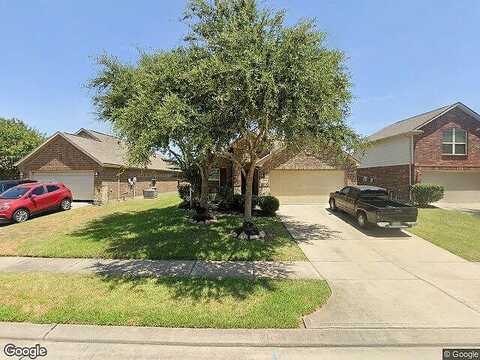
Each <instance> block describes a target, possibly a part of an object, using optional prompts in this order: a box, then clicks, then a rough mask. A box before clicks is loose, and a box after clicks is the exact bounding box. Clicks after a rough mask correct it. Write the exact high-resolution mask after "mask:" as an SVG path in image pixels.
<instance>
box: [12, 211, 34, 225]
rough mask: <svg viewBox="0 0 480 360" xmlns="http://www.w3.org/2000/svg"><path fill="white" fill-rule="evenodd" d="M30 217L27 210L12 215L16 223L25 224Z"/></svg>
mask: <svg viewBox="0 0 480 360" xmlns="http://www.w3.org/2000/svg"><path fill="white" fill-rule="evenodd" d="M29 217H30V214H29V212H28V210H25V209H18V210H15V212H14V213H13V215H12V219H13V221H14V222H16V223H22V222H25V221H27V220H28V218H29Z"/></svg>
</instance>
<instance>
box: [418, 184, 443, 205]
mask: <svg viewBox="0 0 480 360" xmlns="http://www.w3.org/2000/svg"><path fill="white" fill-rule="evenodd" d="M444 191H445V189H444V187H443V186H441V185H437V184H415V185H413V186H412V197H413V201H414V203H415V204H416V205H417V206H419V207H427V206H428V205H429V204H431V203H433V202H436V201H439V200H441V199H443V194H444Z"/></svg>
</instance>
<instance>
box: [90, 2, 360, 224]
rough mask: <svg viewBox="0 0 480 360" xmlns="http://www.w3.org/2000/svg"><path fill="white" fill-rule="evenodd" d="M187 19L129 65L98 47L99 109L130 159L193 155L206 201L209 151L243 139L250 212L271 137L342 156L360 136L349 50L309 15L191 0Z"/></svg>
mask: <svg viewBox="0 0 480 360" xmlns="http://www.w3.org/2000/svg"><path fill="white" fill-rule="evenodd" d="M184 21H185V22H186V23H187V24H188V26H189V32H188V35H187V36H186V38H185V43H184V46H183V47H179V48H176V49H173V50H169V51H158V52H154V53H141V54H140V56H139V60H138V62H137V63H136V64H133V65H129V64H123V63H121V62H120V61H119V60H118V59H115V58H114V57H111V56H102V57H101V58H100V60H99V63H100V65H101V66H102V70H101V71H100V73H99V75H98V76H97V77H96V78H95V79H93V80H92V81H91V82H90V86H91V87H93V88H94V89H95V90H96V91H97V93H96V96H95V97H94V103H95V105H96V106H97V109H98V114H99V116H100V118H101V119H103V120H105V121H108V122H110V123H111V124H113V128H114V129H115V131H116V132H117V133H118V134H119V135H121V137H123V138H124V139H125V141H126V142H127V144H128V146H129V148H130V156H131V159H130V160H131V161H132V162H135V163H146V162H148V159H149V158H150V156H151V154H152V153H154V152H157V151H163V152H170V153H171V154H173V156H174V157H177V158H178V159H179V158H180V157H182V159H181V160H182V161H184V163H187V162H186V161H187V160H188V161H190V163H195V164H196V166H197V167H198V168H199V171H200V173H201V175H202V179H203V180H202V186H203V187H202V196H203V200H204V203H205V201H206V198H205V192H207V193H208V173H209V171H210V168H211V166H212V164H213V162H214V160H215V158H216V157H218V155H219V154H221V155H224V156H229V155H231V152H229V151H228V150H229V147H230V145H231V144H232V142H234V141H237V140H240V142H241V144H242V149H243V153H242V154H241V156H240V157H237V158H235V157H233V156H232V161H235V162H237V163H238V165H240V166H241V168H242V171H243V172H244V174H245V175H246V179H247V186H246V199H245V217H246V218H247V219H249V218H250V217H251V212H252V209H251V197H252V186H253V185H252V184H253V176H254V170H255V166H256V162H257V160H258V158H259V156H260V154H263V153H265V151H266V150H268V149H270V148H271V146H272V145H273V144H274V143H281V144H282V145H283V146H286V147H291V148H295V149H307V148H308V149H309V150H310V152H324V151H325V149H326V148H328V149H329V150H328V151H329V153H330V154H337V155H338V156H339V157H341V156H343V155H344V154H346V153H348V152H349V151H350V150H352V149H354V148H355V147H356V146H357V145H358V144H359V138H358V137H357V135H356V134H355V132H354V131H353V130H352V129H351V128H350V127H349V126H348V124H347V123H346V120H345V119H346V116H347V114H348V111H349V103H350V99H351V94H350V87H351V84H350V81H349V75H348V72H347V71H346V68H345V55H344V54H343V53H342V52H341V51H338V50H335V49H329V48H328V47H327V46H326V40H325V39H326V34H325V33H323V32H321V31H319V30H318V29H317V27H316V24H315V22H314V21H311V20H306V21H301V22H299V23H297V24H294V25H292V26H289V25H286V23H285V14H284V12H283V11H274V10H271V9H268V8H261V7H260V6H259V5H258V3H257V1H256V0H215V1H208V0H191V1H189V2H188V3H187V7H186V10H185V17H184ZM236 143H239V142H238V141H237V142H236Z"/></svg>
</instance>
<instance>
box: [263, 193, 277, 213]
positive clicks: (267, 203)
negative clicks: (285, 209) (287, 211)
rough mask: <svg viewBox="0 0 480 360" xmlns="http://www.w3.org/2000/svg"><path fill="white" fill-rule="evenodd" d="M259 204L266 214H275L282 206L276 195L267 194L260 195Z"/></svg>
mask: <svg viewBox="0 0 480 360" xmlns="http://www.w3.org/2000/svg"><path fill="white" fill-rule="evenodd" d="M258 205H259V206H260V209H262V211H263V212H264V213H265V214H266V215H271V216H273V215H275V212H276V211H277V210H278V208H279V207H280V201H279V200H278V199H277V198H276V197H275V196H271V195H266V196H261V197H259V199H258Z"/></svg>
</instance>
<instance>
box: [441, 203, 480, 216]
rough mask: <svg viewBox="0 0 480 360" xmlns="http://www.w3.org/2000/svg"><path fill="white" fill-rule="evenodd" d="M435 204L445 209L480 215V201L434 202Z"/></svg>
mask: <svg viewBox="0 0 480 360" xmlns="http://www.w3.org/2000/svg"><path fill="white" fill-rule="evenodd" d="M433 205H434V206H436V207H438V208H440V209H445V210H457V211H461V212H465V213H468V214H472V215H477V216H480V202H475V203H442V202H438V203H434V204H433Z"/></svg>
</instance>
